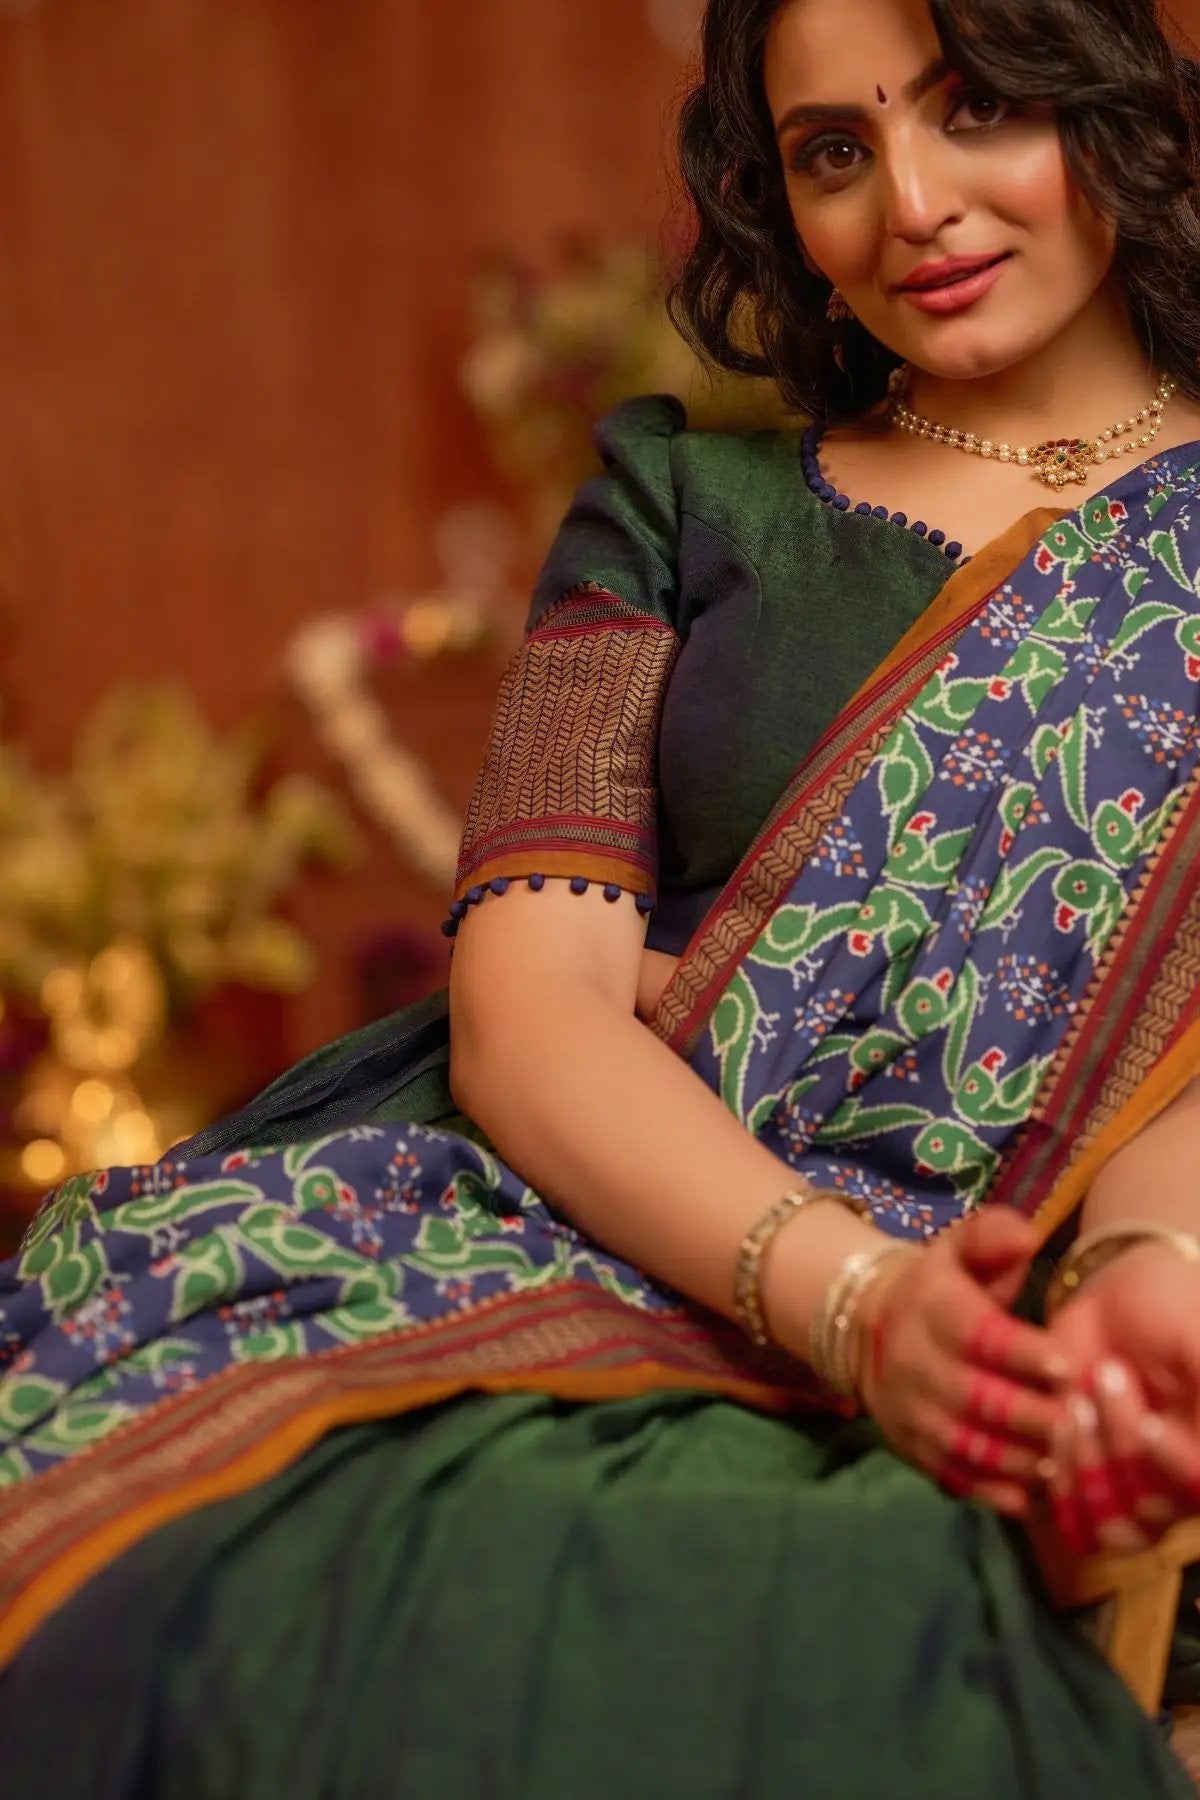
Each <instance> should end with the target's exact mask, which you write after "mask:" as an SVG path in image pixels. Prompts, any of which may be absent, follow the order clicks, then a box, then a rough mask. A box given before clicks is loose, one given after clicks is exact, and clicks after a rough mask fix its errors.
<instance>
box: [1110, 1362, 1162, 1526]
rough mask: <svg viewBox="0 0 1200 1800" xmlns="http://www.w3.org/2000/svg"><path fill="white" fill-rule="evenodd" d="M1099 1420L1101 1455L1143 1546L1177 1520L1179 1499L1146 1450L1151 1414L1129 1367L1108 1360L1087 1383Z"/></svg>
mask: <svg viewBox="0 0 1200 1800" xmlns="http://www.w3.org/2000/svg"><path fill="white" fill-rule="evenodd" d="M1092 1391H1093V1392H1094V1395H1095V1400H1096V1407H1097V1411H1098V1413H1099V1416H1100V1437H1101V1442H1102V1445H1103V1450H1104V1454H1105V1455H1106V1456H1107V1458H1108V1461H1109V1463H1110V1464H1111V1466H1112V1470H1113V1480H1114V1483H1115V1485H1116V1488H1117V1492H1118V1493H1119V1494H1120V1496H1121V1498H1122V1500H1123V1502H1124V1505H1125V1510H1126V1512H1127V1513H1128V1515H1129V1518H1130V1519H1132V1520H1133V1522H1134V1524H1135V1525H1136V1526H1137V1527H1138V1528H1139V1530H1140V1531H1141V1533H1142V1534H1143V1536H1144V1538H1145V1540H1146V1541H1148V1542H1154V1541H1156V1540H1157V1539H1158V1538H1159V1537H1160V1536H1161V1535H1162V1532H1163V1531H1164V1530H1165V1529H1166V1527H1167V1526H1168V1525H1171V1524H1173V1523H1174V1522H1175V1520H1176V1519H1177V1518H1179V1517H1180V1516H1181V1510H1182V1509H1181V1504H1180V1495H1179V1493H1178V1490H1177V1489H1176V1487H1175V1484H1174V1482H1173V1481H1172V1480H1171V1478H1170V1477H1169V1476H1167V1475H1165V1474H1164V1473H1163V1471H1162V1470H1160V1469H1158V1468H1156V1466H1155V1464H1154V1462H1153V1460H1152V1459H1151V1457H1150V1456H1148V1455H1147V1452H1146V1439H1145V1435H1144V1432H1145V1426H1146V1421H1147V1419H1149V1418H1150V1417H1151V1416H1152V1415H1151V1413H1150V1410H1149V1408H1148V1406H1147V1404H1146V1395H1145V1391H1144V1389H1143V1388H1142V1386H1141V1384H1140V1382H1139V1381H1138V1380H1137V1377H1136V1376H1135V1375H1134V1373H1133V1371H1132V1369H1130V1368H1129V1366H1128V1365H1127V1364H1126V1363H1124V1362H1122V1361H1121V1360H1120V1359H1119V1358H1118V1357H1115V1356H1114V1357H1108V1358H1106V1360H1105V1361H1104V1362H1102V1363H1101V1364H1100V1366H1099V1368H1098V1369H1097V1370H1096V1375H1095V1381H1094V1383H1093V1384H1092Z"/></svg>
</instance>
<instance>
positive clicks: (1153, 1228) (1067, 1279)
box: [1046, 1219, 1200, 1319]
mask: <svg viewBox="0 0 1200 1800" xmlns="http://www.w3.org/2000/svg"><path fill="white" fill-rule="evenodd" d="M1148 1243H1159V1244H1166V1245H1168V1246H1169V1247H1170V1248H1171V1249H1172V1250H1174V1251H1176V1252H1177V1253H1178V1254H1179V1255H1180V1256H1182V1258H1183V1260H1184V1261H1185V1262H1190V1263H1200V1237H1197V1236H1196V1235H1195V1233H1193V1232H1190V1231H1177V1230H1176V1229H1175V1227H1174V1226H1172V1225H1160V1224H1159V1223H1158V1222H1157V1220H1154V1219H1117V1220H1114V1222H1113V1223H1112V1224H1111V1225H1098V1226H1097V1227H1096V1229H1095V1230H1094V1231H1089V1232H1086V1233H1085V1234H1084V1236H1083V1237H1081V1238H1076V1240H1075V1242H1074V1243H1073V1244H1072V1245H1071V1248H1070V1249H1069V1250H1068V1251H1067V1254H1066V1255H1065V1256H1064V1257H1063V1259H1062V1261H1061V1263H1060V1264H1059V1265H1058V1268H1057V1269H1056V1271H1055V1274H1054V1279H1053V1281H1052V1282H1051V1283H1050V1287H1049V1289H1048V1291H1047V1294H1046V1318H1047V1319H1052V1318H1053V1317H1054V1315H1055V1313H1056V1312H1058V1311H1060V1309H1061V1308H1062V1307H1064V1306H1065V1305H1066V1303H1067V1301H1068V1300H1069V1299H1070V1298H1071V1297H1072V1295H1073V1294H1075V1293H1077V1292H1078V1291H1079V1289H1080V1288H1081V1287H1082V1286H1083V1284H1084V1282H1085V1281H1087V1280H1088V1279H1089V1278H1090V1277H1091V1276H1093V1275H1096V1274H1098V1273H1099V1271H1100V1270H1101V1269H1103V1268H1106V1267H1107V1265H1108V1264H1109V1263H1110V1262H1114V1261H1115V1260H1116V1258H1117V1257H1118V1256H1120V1255H1122V1254H1123V1252H1124V1251H1126V1250H1132V1249H1133V1247H1134V1246H1135V1245H1136V1244H1148Z"/></svg>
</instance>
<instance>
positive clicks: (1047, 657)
mask: <svg viewBox="0 0 1200 1800" xmlns="http://www.w3.org/2000/svg"><path fill="white" fill-rule="evenodd" d="M1060 635H1062V634H1061V633H1060ZM1082 635H1083V634H1082V631H1081V632H1080V636H1082ZM1065 668H1066V658H1065V657H1064V656H1063V653H1062V651H1061V650H1056V649H1055V648H1054V646H1053V645H1052V644H1042V643H1038V641H1037V639H1036V638H1033V637H1029V638H1026V639H1025V642H1024V643H1023V644H1019V645H1018V646H1017V648H1016V650H1015V651H1014V652H1013V654H1012V656H1011V657H1010V658H1009V660H1008V662H1007V663H1006V664H1005V665H1004V671H1003V673H1002V675H1001V676H1000V680H1001V681H1003V682H1008V683H1009V684H1010V685H1011V686H1012V687H1015V688H1019V689H1020V691H1021V693H1022V694H1023V695H1024V697H1025V704H1026V706H1028V708H1029V711H1030V713H1031V714H1032V715H1034V716H1036V715H1037V713H1038V712H1039V711H1040V710H1041V708H1042V707H1043V706H1044V705H1045V703H1046V701H1047V699H1048V698H1049V696H1050V695H1051V694H1052V693H1053V692H1054V689H1055V688H1056V687H1057V686H1058V683H1059V682H1060V681H1061V680H1062V678H1063V671H1064V669H1065Z"/></svg>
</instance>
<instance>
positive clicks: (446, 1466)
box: [0, 1392, 1192, 1800]
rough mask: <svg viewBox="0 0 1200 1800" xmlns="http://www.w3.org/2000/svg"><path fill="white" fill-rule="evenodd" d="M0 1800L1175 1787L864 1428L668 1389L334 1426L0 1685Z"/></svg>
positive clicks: (481, 1798) (480, 1400)
mask: <svg viewBox="0 0 1200 1800" xmlns="http://www.w3.org/2000/svg"><path fill="white" fill-rule="evenodd" d="M0 1770H2V1771H3V1772H4V1776H3V1791H4V1793H5V1794H8V1795H12V1796H13V1800H16V1797H17V1796H20V1800H51V1797H53V1800H85V1797H86V1800H335V1797H336V1800H601V1797H604V1800H608V1797H609V1796H611V1795H614V1794H619V1795H624V1796H630V1797H632V1800H643V1797H644V1800H651V1797H653V1800H797V1797H800V1796H814V1797H815V1796H822V1797H823V1796H830V1797H831V1800H832V1797H834V1796H837V1797H839V1800H860V1797H861V1800H867V1797H868V1796H870V1797H871V1800H875V1797H876V1796H884V1795H886V1796H889V1797H890V1800H968V1797H970V1800H1067V1797H1070V1796H1079V1797H1080V1800H1083V1797H1084V1796H1088V1797H1089V1800H1109V1797H1111V1800H1140V1797H1142V1796H1146V1797H1150V1796H1164V1797H1165V1796H1177V1797H1178V1800H1185V1797H1186V1796H1190V1795H1191V1794H1192V1788H1191V1785H1190V1783H1189V1782H1188V1780H1187V1778H1186V1777H1185V1775H1184V1774H1183V1773H1182V1771H1181V1769H1180V1767H1179V1765H1178V1764H1177V1762H1176V1761H1175V1759H1174V1757H1173V1756H1172V1754H1171V1752H1170V1751H1169V1749H1168V1748H1167V1745H1166V1741H1165V1739H1164V1737H1163V1735H1162V1733H1161V1731H1160V1729H1159V1728H1158V1727H1157V1726H1156V1725H1155V1724H1154V1723H1153V1722H1152V1721H1149V1720H1147V1719H1146V1718H1145V1717H1143V1716H1142V1715H1141V1714H1140V1713H1139V1711H1138V1709H1137V1708H1136V1707H1135V1705H1134V1703H1133V1701H1132V1700H1131V1699H1130V1698H1129V1696H1128V1695H1127V1693H1126V1692H1125V1691H1124V1689H1123V1688H1122V1687H1121V1686H1120V1684H1119V1683H1118V1682H1117V1680H1116V1679H1115V1677H1114V1676H1113V1675H1112V1674H1111V1672H1110V1671H1109V1670H1108V1668H1107V1667H1106V1665H1105V1664H1104V1663H1103V1661H1102V1660H1101V1658H1100V1657H1099V1655H1098V1654H1097V1653H1096V1652H1095V1651H1094V1650H1093V1649H1092V1648H1091V1647H1090V1646H1089V1645H1088V1644H1087V1643H1086V1642H1085V1641H1084V1639H1083V1637H1082V1635H1081V1634H1080V1633H1079V1632H1078V1630H1077V1629H1076V1628H1075V1626H1074V1625H1073V1624H1072V1623H1071V1622H1069V1621H1066V1620H1063V1619H1061V1618H1058V1617H1056V1616H1054V1615H1053V1614H1052V1613H1051V1612H1050V1611H1049V1610H1048V1608H1047V1607H1046V1605H1045V1602H1044V1601H1043V1600H1042V1599H1041V1598H1040V1595H1039V1592H1038V1588H1037V1582H1036V1578H1035V1577H1034V1576H1032V1575H1031V1573H1030V1572H1029V1570H1028V1568H1027V1566H1026V1563H1025V1559H1024V1556H1023V1554H1022V1548H1021V1544H1020V1540H1019V1536H1018V1534H1016V1533H1013V1532H1011V1531H1010V1530H1009V1529H1008V1528H1006V1527H1005V1526H1004V1525H1003V1524H1002V1523H1001V1521H1000V1520H999V1519H997V1518H996V1517H995V1516H993V1515H991V1514H989V1513H988V1512H986V1511H983V1510H981V1509H980V1508H977V1507H974V1506H971V1505H966V1504H963V1503H962V1502H959V1501H956V1500H953V1499H950V1498H949V1497H947V1496H945V1495H944V1494H942V1493H940V1492H939V1491H938V1490H937V1489H936V1488H935V1487H934V1486H933V1485H932V1484H931V1483H930V1482H929V1481H927V1480H925V1479H924V1478H923V1477H922V1476H920V1475H919V1474H917V1473H916V1472H915V1471H914V1470H912V1469H911V1468H909V1467H908V1466H907V1465H905V1464H904V1463H902V1462H900V1461H899V1460H898V1459H897V1458H896V1457H895V1456H893V1455H892V1454H891V1453H890V1452H889V1451H888V1450H886V1449H885V1448H884V1447H882V1446H881V1444H880V1443H879V1440H878V1438H877V1436H876V1434H875V1432H874V1430H873V1428H872V1427H870V1426H869V1425H867V1424H864V1423H862V1422H857V1423H845V1422H839V1421H836V1420H818V1421H806V1422H804V1423H803V1424H801V1425H797V1424H796V1423H795V1422H785V1421H782V1420H779V1419H773V1418H767V1417H763V1416H759V1415H757V1414H755V1413H752V1412H750V1411H748V1410H746V1409H744V1408H742V1407H739V1406H736V1405H733V1404H731V1403H729V1402H727V1401H723V1400H720V1399H715V1398H712V1397H710V1396H706V1395H700V1394H695V1393H687V1392H683V1393H672V1394H650V1395H646V1396H643V1397H640V1398H637V1399H631V1400H625V1401H610V1402H606V1403H603V1404H593V1405H567V1404H564V1403H562V1402H558V1401H554V1400H551V1399H548V1398H545V1397H543V1396H539V1395H536V1394H531V1395H524V1394H522V1395H514V1396H504V1397H485V1396H475V1397H467V1398H463V1399H459V1400H457V1401H454V1402H452V1403H449V1404H447V1405H444V1406H443V1407H441V1408H437V1409H432V1410H430V1411H428V1412H426V1413H424V1414H411V1415H407V1416H405V1417H402V1418H398V1419H395V1420H392V1421H387V1422H383V1423H379V1424H372V1425H368V1426H361V1427H354V1428H345V1429H342V1430H339V1431H336V1432H334V1433H332V1434H331V1435H330V1436H328V1437H327V1438H325V1439H324V1440H323V1441H322V1442H321V1443H320V1444H319V1445H318V1446H317V1447H316V1448H315V1449H313V1450H312V1451H310V1452H309V1454H308V1455H307V1456H305V1457H304V1458H303V1459H302V1460H301V1461H300V1462H299V1463H298V1464H296V1465H295V1466H294V1467H292V1468H291V1469H289V1470H287V1471H286V1472H285V1473H284V1474H282V1475H280V1476H278V1477H277V1478H276V1479H274V1480H273V1481H271V1482H269V1483H266V1484H264V1485H263V1486H261V1487H259V1488H258V1489H256V1490H255V1491H253V1492H251V1493H248V1494H245V1495H243V1496H241V1497H239V1498H237V1499H233V1500H227V1501H223V1502H221V1503H219V1504H215V1505H212V1506H209V1507H207V1508H202V1509H200V1510H199V1511H197V1512H195V1513H193V1514H192V1515H190V1516H189V1517H187V1518H185V1519H182V1520H179V1521H177V1522H176V1523H174V1524H171V1525H168V1526H165V1527H163V1528H161V1529H160V1530H159V1531H157V1532H156V1533H155V1534H154V1535H152V1536H151V1537H150V1538H148V1539H147V1540H146V1541H144V1542H143V1543H142V1544H140V1545H139V1546H137V1547H136V1548H135V1549H133V1550H131V1551H128V1552H127V1553H126V1554H125V1555H124V1556H123V1557H121V1558H120V1559H119V1560H118V1561H117V1562H116V1563H114V1564H113V1565H112V1566H110V1567H109V1568H108V1569H106V1570H105V1571H104V1572H103V1573H102V1574H100V1575H98V1576H96V1577H95V1578H94V1579H93V1580H92V1581H91V1582H90V1583H89V1584H88V1586H87V1587H85V1588H84V1590H83V1591H82V1592H81V1593H80V1594H78V1595H77V1596H76V1597H75V1598H74V1599H73V1600H72V1601H71V1602H69V1603H68V1604H67V1605H66V1606H65V1607H64V1608H63V1609H62V1610H61V1611H60V1612H59V1613H58V1614H57V1615H55V1616H54V1617H53V1618H52V1619H50V1620H49V1621H48V1622H47V1623H46V1624H45V1625H44V1626H43V1627H42V1629H41V1630H40V1631H39V1632H38V1633H37V1635H36V1636H35V1637H34V1639H33V1640H32V1641H31V1642H30V1644H29V1645H27V1647H26V1648H25V1650H24V1651H23V1652H22V1653H21V1654H20V1655H19V1656H18V1657H17V1658H16V1660H15V1661H14V1663H13V1664H12V1665H11V1667H10V1668H9V1670H8V1671H7V1672H6V1674H5V1675H4V1676H3V1677H0Z"/></svg>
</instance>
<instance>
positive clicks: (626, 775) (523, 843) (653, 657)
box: [454, 582, 679, 903]
mask: <svg viewBox="0 0 1200 1800" xmlns="http://www.w3.org/2000/svg"><path fill="white" fill-rule="evenodd" d="M678 653H679V640H678V638H677V636H676V634H675V632H674V630H673V629H672V627H671V626H670V625H669V624H667V623H666V622H665V621H664V620H662V619H659V618H656V617H654V616H653V615H652V614H649V613H646V612H644V611H642V610H640V609H639V608H637V607H635V606H633V605H631V604H630V602H629V601H627V600H622V599H621V598H620V597H619V596H618V595H616V594H614V593H612V592H610V591H609V590H608V589H607V588H602V587H600V586H598V585H597V584H596V583H595V582H581V583H579V584H578V585H577V586H576V587H574V588H572V589H571V590H570V592H569V593H567V594H565V595H564V596H563V597H562V598H561V599H560V600H558V601H556V602H555V603H554V605H552V606H551V607H549V608H548V609H547V610H546V612H545V613H543V615H542V616H541V618H540V619H539V620H538V622H537V624H536V626H535V627H534V629H533V631H532V632H531V633H530V635H529V636H528V637H527V638H526V640H525V642H524V644H523V645H522V646H521V648H520V649H519V650H518V651H517V653H516V655H515V656H514V657H513V659H512V661H511V662H510V663H509V666H508V668H507V669H506V671H505V674H504V679H503V681H502V683H501V686H500V692H499V694H498V696H497V699H496V707H495V711H494V714H493V718H492V724H491V730H490V733H489V736H488V744H487V750H486V752H485V755H484V760H483V766H482V768H481V769H480V772H479V776H478V779H477V781H476V784H475V790H474V792H473V794H472V796H471V801H470V804H469V806H468V809H467V818H466V824H465V828H464V832H463V840H462V848H461V851H460V855H459V863H458V872H457V876H456V879H455V888H454V899H455V902H456V903H461V902H462V901H463V899H464V898H465V897H466V896H467V895H468V894H470V893H472V891H473V890H475V889H480V888H483V887H485V886H486V885H487V884H488V882H490V881H494V880H498V879H504V880H510V881H511V880H514V879H516V878H519V877H520V876H523V875H535V874H540V875H559V876H562V875H565V876H582V877H584V878H585V879H587V880H590V881H599V882H602V883H604V884H605V885H612V886H615V887H619V888H622V889H625V890H627V891H629V892H632V893H635V894H643V893H653V891H654V887H655V884H656V880H657V863H658V857H657V825H658V796H657V785H656V771H657V753H658V733H659V722H660V719H661V715H662V705H663V699H664V696H665V694H666V687H667V682H668V681H669V679H670V675H671V671H672V669H673V668H674V666H675V661H676V658H677V656H678Z"/></svg>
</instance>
